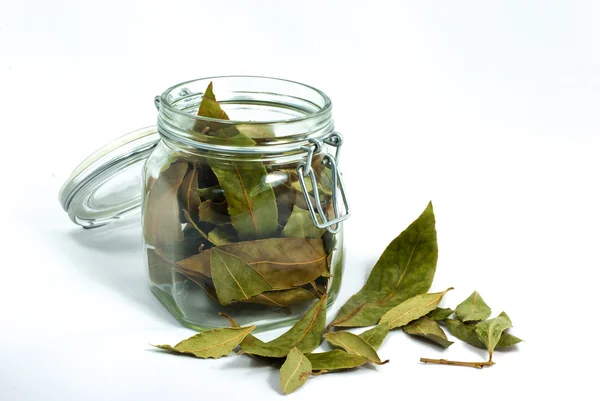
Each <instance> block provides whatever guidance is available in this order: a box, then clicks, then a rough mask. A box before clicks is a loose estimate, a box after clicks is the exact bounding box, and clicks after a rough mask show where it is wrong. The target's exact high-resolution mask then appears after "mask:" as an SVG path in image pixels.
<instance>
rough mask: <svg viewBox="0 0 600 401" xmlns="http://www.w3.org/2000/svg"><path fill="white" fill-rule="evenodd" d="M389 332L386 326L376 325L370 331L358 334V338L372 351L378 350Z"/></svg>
mask: <svg viewBox="0 0 600 401" xmlns="http://www.w3.org/2000/svg"><path fill="white" fill-rule="evenodd" d="M389 331H390V328H389V327H388V325H387V324H378V325H377V326H375V327H373V328H372V329H369V330H367V331H364V332H362V333H360V334H359V337H360V338H362V339H363V340H365V341H366V342H367V344H369V345H370V346H371V347H373V349H374V350H378V349H379V347H381V344H382V343H383V340H385V338H386V337H387V335H388V333H389Z"/></svg>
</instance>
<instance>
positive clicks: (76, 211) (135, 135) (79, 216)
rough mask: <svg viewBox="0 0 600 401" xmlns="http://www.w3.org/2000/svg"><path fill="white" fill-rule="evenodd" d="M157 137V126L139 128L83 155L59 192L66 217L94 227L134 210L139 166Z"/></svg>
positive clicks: (138, 190)
mask: <svg viewBox="0 0 600 401" xmlns="http://www.w3.org/2000/svg"><path fill="white" fill-rule="evenodd" d="M159 140H160V137H159V135H158V131H157V128H156V126H152V127H146V128H142V129H139V130H137V131H134V132H130V133H129V134H127V135H124V136H122V137H120V138H118V139H116V140H115V141H113V142H111V143H109V144H107V145H105V146H103V147H102V148H100V149H98V150H97V151H96V152H94V153H93V154H92V155H91V156H89V157H88V158H87V159H85V160H84V161H83V162H82V163H81V164H80V165H79V166H77V168H76V169H75V170H73V173H71V176H70V177H69V178H68V179H67V181H66V182H65V183H64V184H63V186H62V188H61V189H60V192H59V194H58V198H59V201H60V204H61V205H62V207H63V209H64V210H65V211H66V212H67V213H68V214H69V218H70V219H71V220H72V221H73V222H74V223H75V224H79V225H80V226H82V227H84V228H94V227H100V226H103V225H105V224H108V223H111V222H113V221H116V220H118V219H120V218H122V217H124V216H127V215H131V214H134V213H137V212H138V211H139V207H140V205H141V202H142V169H143V167H144V163H145V162H146V159H147V158H148V156H149V155H150V153H151V152H152V150H153V149H154V148H155V147H156V145H157V143H158V141H159Z"/></svg>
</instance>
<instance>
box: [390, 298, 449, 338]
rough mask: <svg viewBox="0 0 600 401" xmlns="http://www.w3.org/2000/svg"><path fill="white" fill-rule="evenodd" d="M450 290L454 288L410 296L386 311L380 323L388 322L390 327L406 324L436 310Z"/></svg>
mask: <svg viewBox="0 0 600 401" xmlns="http://www.w3.org/2000/svg"><path fill="white" fill-rule="evenodd" d="M450 290H452V288H448V289H447V290H446V291H444V292H434V293H431V294H421V295H417V296H414V297H412V298H409V299H407V300H406V301H404V302H402V303H401V304H400V305H398V306H395V307H394V308H392V309H390V310H389V311H388V312H386V314H385V315H383V317H382V318H381V321H380V322H379V324H387V325H388V326H389V328H390V329H393V328H396V327H402V326H405V325H407V324H408V323H410V322H412V321H413V320H416V319H418V318H420V317H421V316H425V315H426V314H428V313H429V312H431V311H432V310H434V309H435V308H436V306H438V305H439V303H440V301H441V300H442V298H443V297H444V295H446V293H447V292H448V291H450Z"/></svg>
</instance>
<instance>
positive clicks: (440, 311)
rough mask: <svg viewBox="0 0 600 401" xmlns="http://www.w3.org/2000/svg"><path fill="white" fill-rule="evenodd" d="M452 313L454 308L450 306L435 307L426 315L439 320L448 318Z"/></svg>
mask: <svg viewBox="0 0 600 401" xmlns="http://www.w3.org/2000/svg"><path fill="white" fill-rule="evenodd" d="M453 313H454V310H453V309H450V308H435V309H434V310H432V311H431V312H429V313H428V314H427V317H428V318H430V319H431V320H435V321H439V320H444V319H448V318H449V317H450V316H452V314H453Z"/></svg>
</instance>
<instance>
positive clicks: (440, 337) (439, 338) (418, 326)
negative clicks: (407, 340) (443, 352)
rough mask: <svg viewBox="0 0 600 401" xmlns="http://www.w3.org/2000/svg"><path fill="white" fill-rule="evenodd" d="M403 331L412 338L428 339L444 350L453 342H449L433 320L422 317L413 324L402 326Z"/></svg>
mask: <svg viewBox="0 0 600 401" xmlns="http://www.w3.org/2000/svg"><path fill="white" fill-rule="evenodd" d="M403 329H404V331H405V332H406V333H408V334H410V335H412V336H419V337H423V338H426V339H428V340H429V341H432V342H434V343H436V344H438V345H440V346H442V347H444V348H448V347H449V346H451V345H452V344H454V342H452V341H449V340H448V337H446V333H444V330H442V328H441V327H440V326H439V325H438V324H437V322H435V321H434V320H432V319H430V318H428V317H426V316H423V317H422V318H420V319H418V320H415V321H414V322H412V323H410V324H408V325H407V326H404V328H403Z"/></svg>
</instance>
